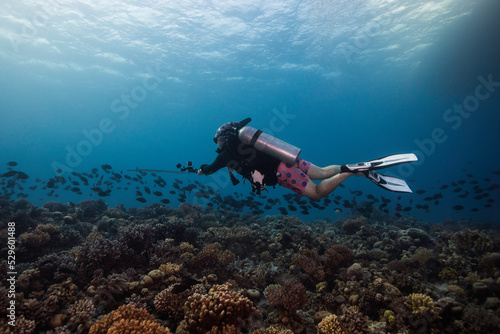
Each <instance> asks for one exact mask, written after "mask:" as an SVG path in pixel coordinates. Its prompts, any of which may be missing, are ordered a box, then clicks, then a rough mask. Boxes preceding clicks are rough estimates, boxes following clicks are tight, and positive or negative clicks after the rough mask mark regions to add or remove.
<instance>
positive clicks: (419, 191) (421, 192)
mask: <svg viewBox="0 0 500 334" xmlns="http://www.w3.org/2000/svg"><path fill="white" fill-rule="evenodd" d="M415 192H416V193H417V194H419V195H422V194H425V193H426V191H425V190H417V191H415Z"/></svg>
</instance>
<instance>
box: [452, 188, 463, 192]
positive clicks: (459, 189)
mask: <svg viewBox="0 0 500 334" xmlns="http://www.w3.org/2000/svg"><path fill="white" fill-rule="evenodd" d="M461 191H462V188H456V189H454V190H453V192H454V193H459V192H461Z"/></svg>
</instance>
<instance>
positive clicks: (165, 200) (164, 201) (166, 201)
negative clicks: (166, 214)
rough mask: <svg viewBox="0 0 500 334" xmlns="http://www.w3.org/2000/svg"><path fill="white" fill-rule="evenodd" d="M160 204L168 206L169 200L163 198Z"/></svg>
mask: <svg viewBox="0 0 500 334" xmlns="http://www.w3.org/2000/svg"><path fill="white" fill-rule="evenodd" d="M160 202H162V203H163V204H168V203H170V200H169V199H167V198H164V199H162V200H161V201H160Z"/></svg>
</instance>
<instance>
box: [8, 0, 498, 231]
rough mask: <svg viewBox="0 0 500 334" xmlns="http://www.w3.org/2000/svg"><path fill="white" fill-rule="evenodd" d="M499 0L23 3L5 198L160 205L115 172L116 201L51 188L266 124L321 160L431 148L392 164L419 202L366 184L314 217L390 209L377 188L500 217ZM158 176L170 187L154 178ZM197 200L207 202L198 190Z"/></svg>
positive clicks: (357, 182) (195, 155)
mask: <svg viewBox="0 0 500 334" xmlns="http://www.w3.org/2000/svg"><path fill="white" fill-rule="evenodd" d="M499 7H500V6H499V2H498V1H494V0H482V1H465V0H462V1H451V0H449V1H440V2H432V1H406V0H405V1H397V2H393V1H324V0H323V1H319V0H318V1H271V2H269V1H181V2H174V1H100V2H99V3H97V4H96V3H93V2H90V1H63V0H53V1H43V2H42V1H29V2H18V1H11V0H8V1H5V3H4V4H3V6H2V8H1V9H0V17H1V18H2V19H1V20H0V58H1V63H0V71H1V76H0V92H1V93H0V113H1V114H0V115H1V118H0V119H1V122H0V152H1V153H0V157H1V161H0V162H1V167H0V172H1V173H6V172H8V171H9V169H13V170H16V171H23V172H24V173H26V174H27V175H28V176H29V179H27V180H17V182H16V183H15V186H14V185H13V183H11V184H10V185H9V182H8V181H9V178H8V177H4V178H2V180H0V182H2V183H3V184H2V192H3V193H4V194H8V195H9V196H10V197H11V198H12V199H17V198H21V197H26V198H27V199H28V200H30V201H31V202H33V203H34V204H37V205H42V204H43V203H44V202H46V201H50V200H57V201H61V202H67V201H73V202H79V201H81V200H84V199H88V198H103V199H104V200H105V201H106V202H107V203H108V204H109V205H110V206H114V205H117V204H119V203H123V204H124V205H125V206H126V207H133V206H144V205H150V204H152V203H155V202H158V200H159V198H158V197H156V196H154V195H152V194H151V195H148V196H146V194H145V198H146V199H147V202H146V203H140V202H137V201H136V197H137V196H136V194H135V191H136V188H137V187H140V188H141V190H142V188H144V184H139V183H133V182H132V183H131V184H130V185H129V186H128V187H127V186H126V182H125V181H122V182H120V183H119V184H118V183H117V182H116V180H111V181H109V183H108V184H106V187H107V188H108V189H111V192H110V194H109V196H105V197H99V195H98V194H96V193H95V192H94V191H92V190H91V189H90V188H91V187H92V185H93V184H95V183H96V182H97V181H96V180H91V182H90V185H89V186H88V187H86V186H83V185H80V188H81V189H80V190H81V193H82V194H81V195H80V194H77V192H75V191H71V189H70V190H64V189H63V187H62V186H61V187H60V188H58V189H55V190H54V189H50V187H49V188H47V187H46V182H47V181H48V180H50V179H51V178H55V177H57V176H62V177H64V178H65V179H67V178H71V177H72V178H73V180H78V178H77V177H76V176H75V175H74V174H73V175H72V174H71V173H91V170H92V169H93V168H98V169H99V175H104V176H106V178H108V177H109V175H108V174H106V173H104V171H103V170H102V168H101V166H102V165H104V164H109V165H110V166H112V168H113V171H114V172H116V173H119V174H121V175H123V174H126V170H127V169H134V168H136V167H138V168H149V169H166V170H176V165H177V163H182V164H184V163H185V162H186V161H192V162H193V164H194V166H195V167H198V166H199V165H201V164H203V163H210V162H211V161H213V159H214V158H215V156H216V153H215V152H214V151H215V149H216V147H215V145H214V143H213V141H212V137H213V135H214V133H215V130H216V129H217V128H218V127H219V126H220V125H221V124H223V123H225V122H228V121H239V120H242V119H244V118H246V117H251V118H252V123H251V124H250V125H252V126H254V127H255V128H260V129H263V130H265V131H266V132H268V133H271V134H273V135H274V136H276V137H279V138H281V139H282V140H285V141H287V142H289V143H291V144H294V145H295V146H298V147H300V148H301V149H302V153H301V157H303V158H304V159H306V160H309V161H311V162H313V163H314V164H316V165H320V166H323V165H329V164H345V163H354V162H358V161H366V160H370V159H373V158H378V157H381V156H385V155H389V154H394V153H403V152H415V153H416V154H417V155H418V156H419V158H420V161H419V162H418V163H414V164H412V165H405V166H404V167H399V168H397V167H396V168H393V169H391V170H388V173H392V174H391V175H395V176H399V177H402V178H405V179H406V180H407V181H408V184H409V185H410V186H411V187H412V189H413V190H414V193H413V194H402V195H401V194H395V193H390V192H387V191H384V190H383V189H380V188H378V187H376V186H375V185H373V184H372V183H371V182H369V181H368V180H365V179H362V178H350V179H348V180H347V181H346V182H345V183H344V185H345V188H339V189H337V190H336V191H335V192H334V193H333V194H332V196H340V197H341V200H340V204H339V205H334V204H331V205H329V206H327V207H326V209H325V210H311V212H310V214H309V215H308V216H306V217H304V218H305V219H314V218H320V217H330V218H332V219H336V218H340V217H342V215H344V214H346V213H348V212H349V209H346V208H344V207H343V206H342V200H349V201H352V200H353V199H355V200H356V202H357V203H362V202H372V203H373V204H374V205H375V206H378V205H379V204H380V202H376V201H374V200H372V199H370V198H367V197H366V196H367V195H373V196H374V197H375V198H376V200H380V198H381V197H382V196H383V197H384V198H387V199H389V200H390V201H391V205H390V206H389V210H390V212H391V213H400V214H401V213H402V214H404V215H412V216H416V217H418V218H419V219H423V220H432V221H442V220H446V219H454V220H455V219H472V220H483V221H488V222H492V223H496V222H497V221H498V218H497V217H498V214H499V213H500V210H499V208H498V202H499V201H500V196H499V192H500V189H497V187H496V185H498V184H500V166H499V160H500V149H499V146H498V144H499V143H500V140H499V139H500V134H499V125H498V124H499V114H498V111H499V110H500V108H499V106H500V63H499V60H500V54H499V53H500V51H499V50H500V47H499V45H498V41H499V40H500V38H499V37H500V36H499V35H500V27H499V24H498V23H497V20H496V18H497V17H498V14H500V10H499ZM11 161H15V162H17V166H10V167H9V166H8V165H7V163H8V162H11ZM130 175H135V173H130ZM161 176H162V177H163V178H164V179H165V180H166V182H167V187H166V188H165V189H162V192H163V193H165V196H162V198H163V197H166V198H167V197H168V198H169V199H170V200H171V205H173V206H177V205H178V204H179V202H178V201H177V194H172V195H170V194H168V193H169V191H171V190H175V189H174V188H173V187H172V184H174V183H176V182H177V181H175V179H178V180H181V181H182V182H183V183H182V184H183V186H185V185H187V184H192V183H194V182H195V181H198V182H200V183H202V184H205V185H206V184H209V185H210V186H211V187H212V188H215V190H217V191H219V192H220V193H221V194H223V195H231V196H236V195H237V196H239V197H238V198H246V197H247V196H249V195H250V189H251V187H250V185H249V184H248V183H247V184H246V185H244V184H243V183H240V184H239V185H237V186H234V187H233V186H232V185H231V184H229V182H228V176H227V172H226V171H220V172H218V173H217V174H215V175H214V176H208V177H205V176H197V175H194V174H188V175H170V174H162V175H161ZM148 177H149V176H148ZM44 182H45V183H44ZM145 182H146V183H147V184H148V185H149V186H150V187H151V188H153V187H154V183H153V179H152V178H149V179H148V180H146V181H145ZM35 186H36V188H35ZM29 187H33V189H30V188H29ZM125 187H127V188H129V189H124V188H125ZM43 188H45V189H43ZM118 188H121V189H118ZM356 191H362V192H363V195H360V196H357V193H355V192H356ZM417 191H418V192H417ZM235 193H236V194H235ZM289 193H290V192H289V191H288V190H285V189H278V188H276V189H269V193H266V194H265V195H266V196H267V197H276V198H282V196H283V195H285V194H289ZM167 194H168V195H167ZM186 200H187V201H189V202H191V203H198V202H200V200H199V199H197V198H196V197H195V196H194V195H193V194H187V199H186ZM398 203H399V204H398ZM202 204H203V203H202ZM337 208H341V209H343V210H342V212H338V213H335V209H337ZM406 208H408V209H407V211H405V209H406ZM276 212H277V211H276V208H273V209H272V210H269V211H268V213H269V214H271V213H276ZM266 213H267V212H266ZM299 216H301V215H299ZM301 217H303V216H301Z"/></svg>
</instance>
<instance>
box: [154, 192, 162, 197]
mask: <svg viewBox="0 0 500 334" xmlns="http://www.w3.org/2000/svg"><path fill="white" fill-rule="evenodd" d="M153 194H154V195H155V196H158V197H160V196H163V194H162V193H161V192H159V191H155V192H154V193H153Z"/></svg>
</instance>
